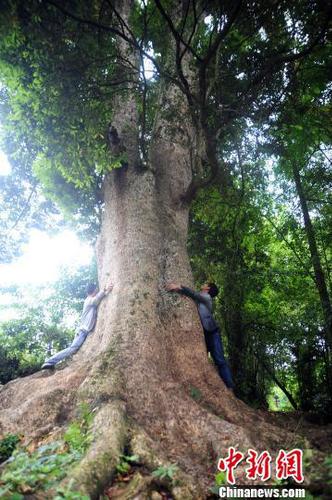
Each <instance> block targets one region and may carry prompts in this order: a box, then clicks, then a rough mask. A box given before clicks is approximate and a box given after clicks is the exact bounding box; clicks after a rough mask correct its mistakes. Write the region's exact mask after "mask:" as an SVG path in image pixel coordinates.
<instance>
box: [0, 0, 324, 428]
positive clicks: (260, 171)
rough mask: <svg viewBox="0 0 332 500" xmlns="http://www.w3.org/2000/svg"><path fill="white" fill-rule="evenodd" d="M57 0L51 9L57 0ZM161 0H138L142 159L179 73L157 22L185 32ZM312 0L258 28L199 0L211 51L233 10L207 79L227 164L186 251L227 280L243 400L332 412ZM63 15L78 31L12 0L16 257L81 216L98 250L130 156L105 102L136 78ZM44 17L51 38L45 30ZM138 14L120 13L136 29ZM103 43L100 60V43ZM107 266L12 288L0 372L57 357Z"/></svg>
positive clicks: (263, 15)
mask: <svg viewBox="0 0 332 500" xmlns="http://www.w3.org/2000/svg"><path fill="white" fill-rule="evenodd" d="M171 3H172V2H170V5H168V4H167V6H168V7H169V9H171ZM272 3H273V2H272ZM46 4H47V5H48V6H47V8H46V11H47V9H50V10H49V11H47V15H48V16H50V18H52V15H51V14H50V12H51V8H52V7H51V6H52V4H53V2H46ZM155 4H156V5H155V6H151V3H150V2H148V3H145V2H141V3H140V2H139V5H140V8H141V9H138V8H137V9H136V11H135V10H134V12H133V13H132V26H133V29H134V32H135V36H136V37H137V39H138V38H139V37H141V38H140V40H141V42H140V43H141V45H140V50H141V51H140V57H141V59H140V70H139V71H140V73H139V78H138V80H137V81H136V83H135V85H136V87H135V91H136V95H137V100H138V109H139V116H140V129H139V148H140V160H141V167H142V169H144V168H146V165H147V164H148V154H147V144H149V141H150V140H151V135H152V131H153V126H154V120H155V115H156V112H157V111H156V110H158V106H160V102H158V100H157V93H158V91H159V89H160V86H161V85H162V84H163V83H162V81H161V80H160V75H162V76H164V75H163V72H164V71H165V68H166V69H167V64H166V65H165V67H164V66H163V64H162V60H163V56H164V54H163V41H162V38H161V35H160V26H161V24H162V23H165V22H166V24H168V26H169V27H170V30H171V32H172V33H173V35H174V38H175V41H176V42H177V43H179V46H181V43H183V40H180V42H181V43H180V42H179V40H178V39H177V35H176V33H177V34H178V35H179V33H180V31H181V30H180V28H179V31H178V32H175V34H174V29H175V28H174V25H173V24H172V23H171V20H170V18H169V17H168V16H167V13H166V12H165V10H164V8H163V5H162V4H160V2H155ZM281 4H282V2H281ZM189 5H190V2H189ZM273 5H274V4H273ZM58 7H59V6H58ZM76 7H77V12H78V13H77V17H80V16H82V17H84V16H87V15H88V14H89V15H90V17H91V18H93V16H94V13H93V12H89V9H88V8H86V9H84V8H83V7H82V6H81V7H80V5H79V3H77V6H76ZM274 7H275V6H274ZM302 7H303V6H301V2H299V3H297V2H291V3H290V4H289V6H288V7H287V8H286V7H285V6H281V7H280V9H279V10H276V12H278V13H279V14H278V16H279V17H278V16H276V17H275V18H274V19H269V18H268V13H267V10H268V7H263V6H262V5H259V6H258V7H257V6H256V8H257V12H258V14H257V16H258V17H257V19H258V18H259V22H258V21H257V26H255V27H256V28H258V27H259V26H260V27H259V29H255V30H252V31H250V27H249V28H248V31H246V29H245V28H244V27H243V24H241V22H242V21H241V16H240V15H239V14H238V12H237V11H236V8H235V9H234V12H233V9H232V7H231V3H228V2H226V3H225V5H224V9H225V11H224V13H222V14H221V15H220V13H219V12H218V9H219V7H218V6H217V3H214V2H212V3H210V4H207V5H205V7H204V9H202V12H203V10H204V16H202V19H203V21H202V22H201V24H199V30H200V31H199V33H198V35H197V40H198V41H197V40H196V42H195V43H196V44H197V45H196V46H195V44H194V43H193V45H192V47H193V48H191V49H190V50H189V49H188V52H189V53H190V52H192V53H194V51H196V52H197V53H199V51H200V50H201V51H202V53H203V52H204V50H205V49H206V47H208V48H207V49H206V50H207V54H209V50H210V51H211V50H212V48H213V47H214V36H215V37H216V40H217V38H218V33H219V31H218V30H220V33H222V32H223V29H224V28H225V26H224V27H223V28H221V27H220V24H218V23H219V21H220V19H221V18H222V16H223V15H225V16H226V17H225V18H226V19H227V16H228V15H230V17H231V20H232V15H234V16H235V17H234V19H233V20H232V23H234V25H233V26H232V30H230V31H229V32H228V31H227V34H225V33H223V36H224V37H225V39H224V38H221V40H222V43H223V45H222V47H223V49H222V50H221V48H220V47H221V46H218V47H216V50H215V53H214V54H213V57H214V58H215V65H214V67H213V76H211V75H210V78H211V82H212V83H211V88H210V93H209V92H208V93H207V95H208V97H207V99H208V102H207V104H206V105H207V108H208V110H209V120H210V121H209V122H208V124H207V127H208V128H209V127H210V128H211V129H212V128H213V130H214V132H216V133H215V138H216V143H215V145H214V146H215V151H216V155H217V157H218V159H219V162H220V165H221V168H219V170H218V169H217V170H218V171H214V168H213V165H211V164H210V169H211V171H209V170H208V173H207V174H203V176H202V179H201V183H200V185H198V187H196V186H195V187H194V191H193V193H190V196H191V195H192V196H191V199H190V201H192V203H191V207H190V215H189V237H188V251H189V255H190V262H191V266H192V269H193V273H194V279H195V284H196V286H197V287H199V285H200V284H201V283H203V282H205V281H215V282H216V283H217V285H218V286H219V288H220V294H219V296H218V298H217V300H216V303H215V314H216V317H217V320H218V322H219V324H220V326H221V332H222V336H223V339H224V344H225V350H226V353H227V357H228V359H229V363H230V367H231V370H232V373H233V375H234V379H235V385H236V394H237V396H238V397H239V398H240V399H242V400H243V401H244V402H245V403H247V404H248V405H250V406H251V407H253V408H263V409H266V408H269V409H270V410H277V411H280V410H281V411H293V410H297V411H301V412H304V414H305V416H306V418H307V419H308V420H310V421H312V422H315V423H321V424H323V423H328V422H330V419H331V415H332V364H331V346H332V309H331V288H332V278H331V272H332V271H331V265H332V254H331V243H332V233H331V228H332V210H331V207H332V205H331V185H332V169H331V162H332V155H331V137H332V124H331V101H330V98H331V90H332V87H331V73H330V68H331V51H330V44H329V42H328V40H327V35H326V33H327V25H328V20H329V19H330V17H331V13H330V12H329V11H328V9H327V7H326V8H325V7H323V6H322V5H320V8H319V7H317V6H316V10H314V11H313V12H309V9H308V10H306V9H304V11H303V12H302V11H301V8H302ZM188 9H189V10H190V8H188ZM238 9H240V10H241V2H239V5H238ZM265 9H266V10H265ZM92 10H93V9H92ZM189 10H188V12H189ZM59 12H62V15H64V17H65V18H66V23H67V25H66V30H67V31H66V36H65V37H62V36H60V35H59V33H60V31H59V32H58V31H57V30H55V31H54V32H53V33H52V32H51V29H50V27H49V26H48V25H47V23H46V22H45V20H43V18H42V14H40V12H39V11H38V8H37V7H36V8H35V9H33V8H32V9H25V7H24V6H23V5H21V4H20V5H19V7H18V8H17V9H16V11H15V16H16V17H15V16H14V14H13V10H10V9H9V10H8V19H9V23H8V26H12V28H11V29H8V28H7V27H2V31H3V34H4V35H5V36H4V37H3V39H2V42H1V50H2V56H1V60H0V79H1V83H0V112H1V115H0V120H1V149H2V150H3V151H4V152H5V154H6V155H7V157H8V159H9V161H10V164H11V170H10V172H9V173H7V174H6V175H2V176H1V177H0V182H1V195H0V196H1V217H0V224H1V227H0V250H1V260H2V262H6V263H8V262H12V261H14V260H15V259H17V258H18V256H19V255H20V254H21V252H22V248H23V244H24V243H26V242H27V241H28V239H29V234H30V231H31V230H32V229H36V228H38V229H40V230H43V231H46V232H47V233H48V234H52V235H54V234H58V233H59V232H61V231H63V230H64V229H68V228H70V229H71V230H74V231H76V233H77V234H78V235H79V237H80V238H81V241H82V242H88V243H89V245H91V246H92V245H93V243H94V241H95V238H96V235H97V234H98V231H99V228H100V222H101V218H102V214H103V210H104V205H103V199H102V196H101V194H100V193H101V186H102V184H103V181H104V179H105V177H106V176H107V175H108V173H109V172H110V171H111V170H114V169H118V170H121V169H124V168H126V166H125V164H126V161H127V158H126V155H125V154H124V153H123V151H120V153H119V151H118V152H117V153H116V154H115V153H114V151H110V145H109V141H108V124H109V122H110V114H111V110H110V107H109V106H108V105H106V104H105V103H107V102H109V101H110V100H112V99H113V100H114V99H119V96H120V101H116V102H117V103H118V106H119V102H120V103H121V95H126V92H128V87H126V85H128V86H129V88H131V89H132V87H130V85H132V78H131V77H130V78H129V77H128V75H129V74H130V71H129V73H128V69H127V70H126V71H127V73H126V74H125V76H124V77H123V78H122V76H123V75H121V73H119V71H118V68H116V65H114V66H112V64H113V63H112V60H113V59H114V57H115V56H114V53H112V50H113V49H112V48H111V50H110V46H109V45H107V43H106V38H105V35H104V34H103V33H102V32H101V31H98V29H97V31H98V33H97V35H98V36H96V37H95V33H94V28H93V26H92V25H88V26H86V25H84V23H81V24H80V23H79V22H78V24H77V19H76V20H75V18H74V16H72V17H71V18H70V16H68V15H67V17H66V13H65V12H63V11H61V8H60V9H59V11H58V14H57V15H59ZM67 14H68V13H67ZM187 15H188V19H189V14H187ZM238 15H239V17H237V16H238ZM13 16H14V17H15V19H14V17H13ZM40 16H41V17H40ZM218 16H219V17H218ZM220 16H221V17H220ZM55 19H56V17H55ZM236 19H237V20H239V24H238V25H237V24H236V23H237V21H236ZM48 20H49V19H48ZM23 21H24V22H26V21H28V23H30V29H32V31H31V33H32V35H31V33H30V35H27V33H25V32H24V29H22V26H23V25H24V22H23ZM43 22H44V24H43ZM52 22H55V21H54V19H52ZM225 22H226V21H225ZM315 22H316V25H315ZM188 23H189V22H188ZM232 23H231V24H232ZM260 23H261V25H260ZM40 24H41V26H42V30H44V35H45V37H44V38H38V33H39V31H38V30H39V29H40ZM55 24H56V22H55ZM120 25H121V21H120ZM314 25H315V26H316V28H317V26H318V28H317V29H316V31H315V30H314V29H313V32H310V29H311V27H312V26H314ZM13 26H14V28H15V29H13ZM73 26H75V29H74V28H73ZM18 27H19V28H18ZM97 28H98V27H97ZM127 28H128V27H126V26H123V25H122V30H123V33H126V32H127ZM144 30H145V31H144ZM172 30H173V31H172ZM225 31H226V30H225ZM184 33H185V28H184V26H182V35H183V37H184ZM285 33H286V35H287V36H286V35H285ZM148 35H149V36H148ZM126 36H127V35H126ZM195 36H196V34H195ZM149 37H150V38H149ZM192 39H194V33H193V34H192ZM27 40H28V42H27ZM151 40H152V41H151ZM191 41H192V40H191ZM96 47H98V51H99V52H98V54H99V56H100V58H99V59H98V58H91V57H90V54H96V53H97V51H96ZM253 47H255V50H253ZM286 53H287V56H286V55H285V57H284V60H282V54H286ZM290 53H291V54H292V56H291V57H290V56H289V54H290ZM78 54H80V57H81V58H79V57H78ZM82 54H83V55H84V57H83V56H82ZM216 54H217V55H216ZM275 54H281V55H280V56H277V57H275V56H273V55H275ZM211 57H212V55H211ZM278 57H279V59H278ZM105 60H106V61H107V65H108V71H106V70H105V64H106V63H105ZM267 60H268V61H269V62H268V63H267V64H265V62H266V61H267ZM264 61H265V62H264ZM177 62H178V61H177ZM226 62H227V68H228V72H227V71H223V66H222V65H223V63H225V65H226ZM282 64H284V66H283V69H282V70H280V71H279V72H278V73H276V72H274V71H273V67H274V66H278V65H280V67H281V65H282ZM129 66H130V64H129ZM180 66H181V61H180ZM96 68H97V69H96ZM257 68H258V69H257ZM177 69H178V77H179V79H180V83H182V84H183V86H184V87H185V81H186V79H185V77H184V76H183V74H182V75H181V71H180V70H181V67H180V69H179V67H178V68H177ZM128 82H129V83H128ZM187 97H188V95H187ZM209 99H210V100H209ZM237 100H238V101H239V102H237ZM166 111H167V110H166ZM219 124H220V127H219V128H218V126H219ZM209 160H210V158H207V159H206V158H203V160H202V164H203V165H205V166H206V164H208V162H209ZM91 165H93V168H91ZM187 195H188V193H187ZM188 196H189V195H188ZM96 280H97V267H96V263H95V262H94V261H92V262H91V263H90V264H89V265H87V266H82V267H77V268H76V269H63V271H62V273H61V278H60V279H58V280H57V281H55V282H52V283H50V282H46V283H45V286H43V285H41V286H40V287H36V288H34V289H29V290H28V298H27V295H26V292H25V293H24V291H22V287H20V286H19V284H16V283H14V284H13V285H12V286H10V287H5V288H4V287H2V292H3V293H5V294H10V297H11V299H10V300H11V303H10V308H11V310H13V308H14V309H15V311H16V316H15V317H14V318H13V319H8V320H3V321H2V322H1V324H0V383H2V384H6V383H7V382H8V381H10V380H12V379H15V378H16V377H22V376H26V375H29V374H32V373H34V372H36V371H38V370H39V368H40V366H41V364H42V363H43V361H44V359H45V357H46V356H48V355H49V354H50V353H52V352H55V351H57V350H59V349H62V348H63V347H65V346H66V345H68V343H69V342H70V339H71V338H72V337H73V334H74V322H75V320H76V321H77V319H78V317H79V312H80V310H81V308H82V301H83V299H84V293H85V287H86V285H87V283H88V282H90V281H96ZM24 297H26V299H25V298H24ZM31 297H33V300H31ZM32 304H33V305H32ZM6 307H7V306H5V305H2V306H1V309H2V311H5V310H6ZM178 334H179V335H181V332H179V333H178Z"/></svg>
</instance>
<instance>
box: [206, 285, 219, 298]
mask: <svg viewBox="0 0 332 500" xmlns="http://www.w3.org/2000/svg"><path fill="white" fill-rule="evenodd" d="M208 285H209V294H210V295H211V297H212V298H213V297H216V296H217V295H218V293H219V288H218V287H217V285H216V284H215V283H208Z"/></svg>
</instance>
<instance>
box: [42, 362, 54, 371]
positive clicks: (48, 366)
mask: <svg viewBox="0 0 332 500" xmlns="http://www.w3.org/2000/svg"><path fill="white" fill-rule="evenodd" d="M41 369H42V370H54V365H51V364H50V363H44V364H43V366H42V367H41Z"/></svg>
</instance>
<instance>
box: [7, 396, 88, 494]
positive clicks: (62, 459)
mask: <svg viewBox="0 0 332 500" xmlns="http://www.w3.org/2000/svg"><path fill="white" fill-rule="evenodd" d="M92 418H93V416H92V414H91V413H90V411H89V408H88V406H87V405H85V404H83V405H81V406H80V407H79V416H78V418H77V420H75V421H74V422H72V423H71V424H70V425H69V426H68V428H67V431H66V432H65V434H64V436H63V438H62V439H61V440H59V441H53V442H51V443H47V444H44V445H42V446H39V447H38V448H37V449H36V450H35V451H33V452H29V451H28V450H27V449H26V448H24V447H18V448H17V449H16V450H15V451H14V452H13V454H12V456H11V457H10V458H8V460H7V461H6V462H5V463H4V464H3V465H4V466H5V467H4V471H3V473H2V475H1V477H0V498H2V499H8V500H9V499H10V500H21V499H24V495H30V494H32V493H34V492H36V491H38V490H50V489H54V490H55V491H56V496H54V498H55V499H56V500H60V499H66V500H75V499H78V498H79V499H81V500H88V497H86V496H82V494H80V493H77V492H74V491H71V488H70V485H69V486H68V487H67V488H65V489H64V488H60V487H58V488H56V486H57V484H58V483H59V481H61V480H62V479H63V478H64V477H65V476H66V474H67V472H68V468H69V467H70V466H72V465H74V464H75V462H77V461H79V460H80V459H81V457H82V456H83V455H84V453H85V451H86V450H87V448H88V446H89V445H90V442H91V437H92V436H91V432H90V427H91V422H92Z"/></svg>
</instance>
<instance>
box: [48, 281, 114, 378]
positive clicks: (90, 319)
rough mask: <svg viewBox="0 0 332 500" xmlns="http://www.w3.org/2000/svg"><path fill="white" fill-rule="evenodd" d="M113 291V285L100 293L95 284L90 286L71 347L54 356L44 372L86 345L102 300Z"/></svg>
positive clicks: (49, 360)
mask: <svg viewBox="0 0 332 500" xmlns="http://www.w3.org/2000/svg"><path fill="white" fill-rule="evenodd" d="M112 289H113V285H112V284H110V285H109V286H107V287H105V288H104V290H102V291H98V287H97V285H95V284H90V285H88V287H87V298H86V299H85V301H84V305H83V312H82V316H81V321H80V326H79V328H78V329H77V331H76V335H75V338H74V340H73V342H72V343H71V345H70V346H69V347H67V348H66V349H63V351H60V352H58V353H57V354H54V355H53V356H52V357H51V358H49V359H47V360H46V361H45V363H44V364H43V366H42V370H47V369H48V368H49V369H52V368H54V367H55V365H56V364H57V363H59V362H60V361H62V360H64V359H66V358H68V357H69V356H72V355H73V354H75V353H76V352H77V351H78V350H79V348H80V347H81V346H82V344H83V343H84V341H85V339H86V338H87V336H88V334H89V333H90V332H92V330H93V329H94V327H95V325H96V321H97V310H98V306H99V304H100V302H101V301H102V299H103V298H104V297H105V296H106V295H107V294H108V293H109V292H111V290H112Z"/></svg>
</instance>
